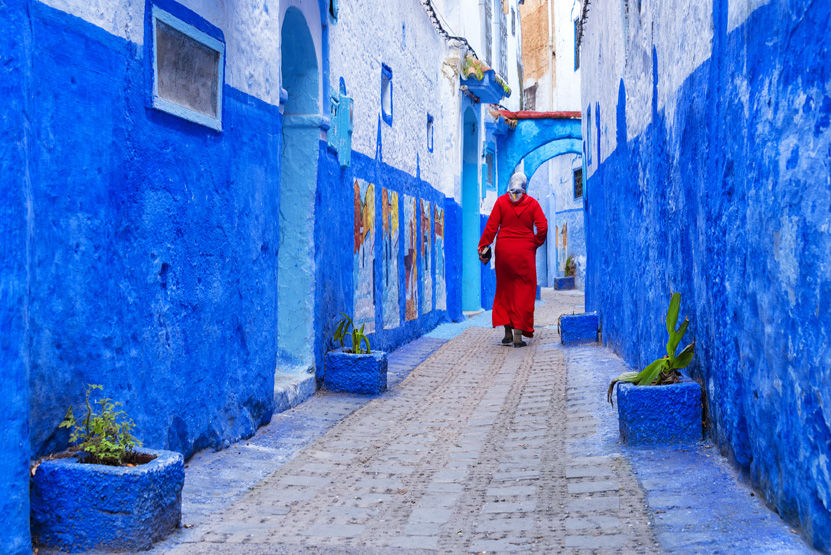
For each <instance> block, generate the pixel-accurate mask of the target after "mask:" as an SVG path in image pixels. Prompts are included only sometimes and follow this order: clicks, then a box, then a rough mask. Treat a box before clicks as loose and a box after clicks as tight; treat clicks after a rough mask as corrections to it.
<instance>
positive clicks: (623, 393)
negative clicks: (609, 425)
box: [617, 380, 702, 445]
mask: <svg viewBox="0 0 831 555" xmlns="http://www.w3.org/2000/svg"><path fill="white" fill-rule="evenodd" d="M617 410H618V424H619V426H620V437H621V438H622V439H623V441H624V442H625V443H628V444H629V445H674V444H686V443H695V442H697V441H701V438H702V430H701V410H702V407H701V386H700V385H699V384H698V383H696V382H694V381H691V380H686V381H683V382H681V383H676V384H670V385H634V384H631V383H620V384H618V386H617Z"/></svg>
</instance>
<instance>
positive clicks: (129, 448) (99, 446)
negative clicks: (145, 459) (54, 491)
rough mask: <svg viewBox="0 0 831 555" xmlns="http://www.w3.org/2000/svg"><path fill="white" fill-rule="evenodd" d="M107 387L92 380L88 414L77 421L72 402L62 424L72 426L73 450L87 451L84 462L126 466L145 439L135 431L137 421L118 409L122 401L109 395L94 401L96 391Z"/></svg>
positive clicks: (87, 404) (88, 398)
mask: <svg viewBox="0 0 831 555" xmlns="http://www.w3.org/2000/svg"><path fill="white" fill-rule="evenodd" d="M103 389H104V388H103V386H100V385H94V384H89V385H88V386H87V395H86V409H87V413H86V415H85V416H84V418H83V419H82V420H81V421H80V422H78V421H76V420H75V415H74V414H73V413H72V407H71V406H70V407H69V409H68V410H67V411H66V416H65V417H64V420H63V422H61V424H60V426H59V427H60V428H72V433H71V435H70V436H69V442H70V443H72V444H73V447H72V450H74V451H83V452H84V453H86V455H87V456H86V458H85V459H84V461H83V462H86V463H95V464H108V465H112V466H122V465H124V464H127V463H128V459H130V458H132V457H133V456H134V449H135V447H141V442H140V441H139V440H137V439H136V438H135V437H134V436H133V433H132V432H133V428H135V426H136V425H135V423H134V422H133V421H132V420H131V419H130V418H128V417H127V414H126V413H125V412H124V411H123V410H116V409H117V408H118V407H120V406H121V403H114V402H113V401H112V399H109V398H104V399H98V400H97V401H95V402H92V403H91V402H90V396H91V395H92V392H93V391H95V390H99V391H102V390H103Z"/></svg>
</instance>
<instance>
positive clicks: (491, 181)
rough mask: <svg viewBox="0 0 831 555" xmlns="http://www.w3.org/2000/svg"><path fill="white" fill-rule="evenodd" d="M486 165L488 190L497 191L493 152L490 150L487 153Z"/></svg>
mask: <svg viewBox="0 0 831 555" xmlns="http://www.w3.org/2000/svg"><path fill="white" fill-rule="evenodd" d="M485 167H486V174H485V182H486V184H487V187H486V188H487V190H489V191H495V190H496V184H495V183H494V179H493V168H494V164H493V152H488V153H487V154H485Z"/></svg>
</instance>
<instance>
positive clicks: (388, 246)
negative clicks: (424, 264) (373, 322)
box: [381, 188, 401, 329]
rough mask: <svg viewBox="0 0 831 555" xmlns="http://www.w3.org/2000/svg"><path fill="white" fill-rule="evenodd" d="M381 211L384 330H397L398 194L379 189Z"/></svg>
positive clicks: (399, 317) (399, 316)
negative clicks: (382, 227) (382, 229)
mask: <svg viewBox="0 0 831 555" xmlns="http://www.w3.org/2000/svg"><path fill="white" fill-rule="evenodd" d="M381 210H382V218H383V226H384V233H383V241H384V244H383V247H384V248H383V254H382V256H383V267H382V270H381V271H382V279H383V280H384V283H383V284H382V285H383V290H384V293H383V294H384V299H383V302H384V329H392V328H397V327H398V326H399V325H400V324H401V315H400V314H399V313H398V311H399V305H398V290H399V287H398V252H399V250H400V248H399V246H398V236H399V234H400V233H401V231H400V224H399V220H400V218H399V217H398V193H397V192H396V191H390V190H389V189H386V188H382V189H381Z"/></svg>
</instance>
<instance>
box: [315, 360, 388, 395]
mask: <svg viewBox="0 0 831 555" xmlns="http://www.w3.org/2000/svg"><path fill="white" fill-rule="evenodd" d="M325 371H326V373H325V374H324V376H323V384H324V386H325V387H326V389H329V390H331V391H346V392H348V393H363V394H369V395H377V394H378V393H381V392H382V391H386V390H387V353H385V352H383V351H373V352H372V353H370V354H368V355H356V354H353V353H346V352H344V351H343V350H342V349H338V350H336V351H329V352H328V353H326V360H325Z"/></svg>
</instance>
